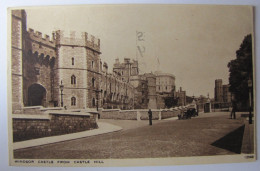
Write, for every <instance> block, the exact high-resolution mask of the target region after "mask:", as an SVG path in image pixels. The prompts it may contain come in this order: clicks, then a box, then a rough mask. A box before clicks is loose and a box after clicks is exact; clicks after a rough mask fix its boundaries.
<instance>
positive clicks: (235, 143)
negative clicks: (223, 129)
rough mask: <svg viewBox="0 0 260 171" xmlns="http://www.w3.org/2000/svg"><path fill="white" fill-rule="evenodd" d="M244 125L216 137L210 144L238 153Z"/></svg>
mask: <svg viewBox="0 0 260 171" xmlns="http://www.w3.org/2000/svg"><path fill="white" fill-rule="evenodd" d="M244 129H245V125H243V126H241V127H239V128H238V129H236V130H235V131H233V132H231V133H229V134H227V135H225V136H224V137H222V138H220V139H218V140H217V141H215V142H214V143H212V144H211V145H213V146H215V147H218V148H223V149H226V150H229V151H232V152H234V153H237V154H240V153H241V147H242V141H243V134H244Z"/></svg>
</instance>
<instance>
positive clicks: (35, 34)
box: [27, 28, 55, 47]
mask: <svg viewBox="0 0 260 171" xmlns="http://www.w3.org/2000/svg"><path fill="white" fill-rule="evenodd" d="M27 32H28V36H29V38H30V39H31V40H34V41H36V42H38V43H41V44H43V45H48V46H51V47H55V42H54V41H53V37H52V39H50V36H49V35H46V34H45V35H44V37H43V36H42V33H41V32H39V31H34V30H33V29H31V28H29V30H28V31H27Z"/></svg>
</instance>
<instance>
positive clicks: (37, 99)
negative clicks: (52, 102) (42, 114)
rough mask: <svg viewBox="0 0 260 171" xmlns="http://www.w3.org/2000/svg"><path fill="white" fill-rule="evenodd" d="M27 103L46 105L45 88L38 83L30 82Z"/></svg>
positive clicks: (30, 104)
mask: <svg viewBox="0 0 260 171" xmlns="http://www.w3.org/2000/svg"><path fill="white" fill-rule="evenodd" d="M28 105H29V106H44V107H46V89H45V88H44V87H43V86H42V85H40V84H32V85H31V86H30V87H29V88H28Z"/></svg>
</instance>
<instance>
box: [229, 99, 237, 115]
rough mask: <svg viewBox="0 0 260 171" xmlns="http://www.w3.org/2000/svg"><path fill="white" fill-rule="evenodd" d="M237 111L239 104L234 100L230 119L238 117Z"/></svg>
mask: <svg viewBox="0 0 260 171" xmlns="http://www.w3.org/2000/svg"><path fill="white" fill-rule="evenodd" d="M236 111H237V104H236V102H235V101H233V102H232V110H231V114H230V119H232V118H233V119H236Z"/></svg>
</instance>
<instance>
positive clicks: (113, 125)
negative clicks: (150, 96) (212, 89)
mask: <svg viewBox="0 0 260 171" xmlns="http://www.w3.org/2000/svg"><path fill="white" fill-rule="evenodd" d="M220 115H223V117H225V118H226V117H228V115H227V113H226V112H212V113H200V114H199V117H194V118H192V119H199V118H208V117H214V116H220ZM177 119H178V118H177V117H173V118H168V119H164V120H153V124H158V123H162V122H168V121H170V120H177ZM237 121H239V122H240V121H241V123H244V124H245V128H244V134H243V140H242V148H241V153H244V154H251V153H253V152H254V124H248V121H247V120H246V118H242V117H241V114H240V113H238V114H237ZM148 123H149V121H148V120H141V121H133V120H113V119H100V120H99V121H98V125H99V128H98V129H93V130H88V131H83V132H78V133H73V134H65V135H60V136H52V137H44V138H39V139H34V140H27V141H22V142H16V143H14V145H13V149H14V150H17V149H23V148H29V147H35V146H41V145H46V144H52V143H57V142H62V141H68V140H73V139H79V138H85V137H90V136H95V135H100V134H106V133H111V132H116V131H120V130H124V131H125V130H131V129H135V128H139V127H144V126H147V125H148Z"/></svg>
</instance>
